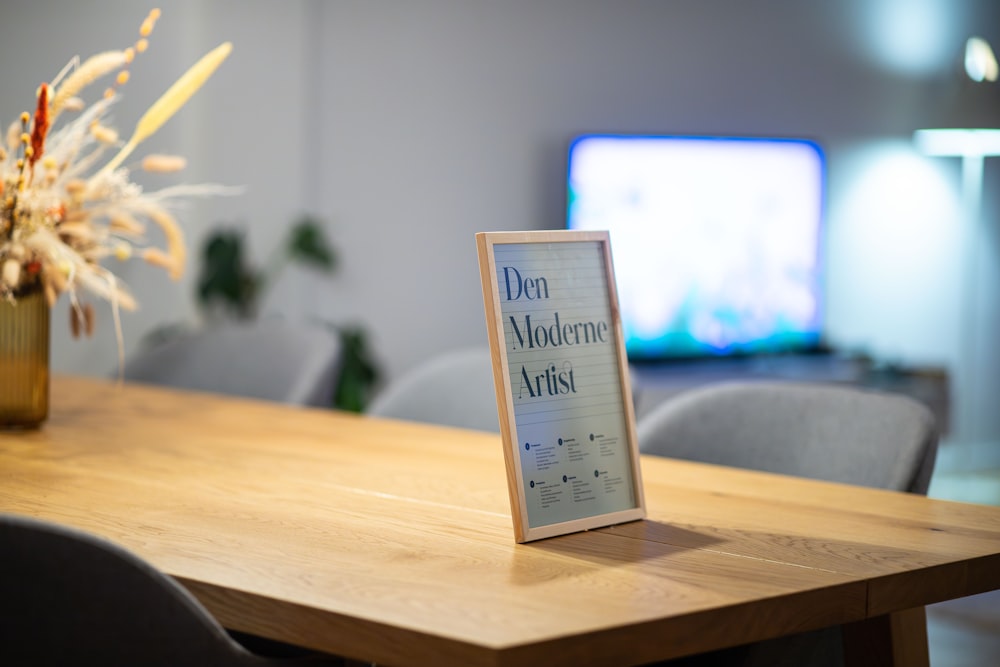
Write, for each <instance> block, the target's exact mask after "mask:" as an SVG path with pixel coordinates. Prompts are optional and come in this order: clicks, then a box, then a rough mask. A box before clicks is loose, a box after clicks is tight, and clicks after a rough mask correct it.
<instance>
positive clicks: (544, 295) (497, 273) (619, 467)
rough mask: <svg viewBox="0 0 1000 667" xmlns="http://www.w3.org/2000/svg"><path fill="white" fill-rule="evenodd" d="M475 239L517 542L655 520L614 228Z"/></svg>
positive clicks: (503, 234)
mask: <svg viewBox="0 0 1000 667" xmlns="http://www.w3.org/2000/svg"><path fill="white" fill-rule="evenodd" d="M476 243H477V246H478V249H479V269H480V274H481V276H482V283H483V302H484V305H485V308H486V327H487V330H488V333H489V339H490V350H491V353H492V357H493V378H494V383H495V386H496V396H497V411H498V412H499V416H500V432H501V434H502V436H503V442H504V460H505V462H506V467H507V485H508V489H509V491H510V503H511V513H512V515H513V519H514V536H515V539H516V540H517V541H518V542H529V541H531V540H537V539H542V538H546V537H552V536H555V535H562V534H565V533H571V532H576V531H580V530H588V529H591V528H599V527H602V526H609V525H612V524H616V523H622V522H625V521H632V520H635V519H641V518H643V517H645V515H646V509H645V500H644V498H643V492H642V479H641V475H640V471H639V448H638V443H637V440H636V432H635V413H634V410H633V407H632V392H631V388H630V384H629V380H628V363H627V359H626V356H625V345H624V339H623V337H622V330H621V322H620V315H619V311H618V296H617V291H616V288H615V280H614V269H613V267H612V264H611V247H610V239H609V236H608V233H607V232H592V231H586V232H580V231H568V230H559V231H536V232H482V233H479V234H477V235H476Z"/></svg>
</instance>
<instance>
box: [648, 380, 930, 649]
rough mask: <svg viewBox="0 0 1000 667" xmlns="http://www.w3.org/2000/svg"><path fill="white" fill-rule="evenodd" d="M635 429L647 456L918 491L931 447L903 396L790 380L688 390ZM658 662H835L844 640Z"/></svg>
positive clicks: (824, 635)
mask: <svg viewBox="0 0 1000 667" xmlns="http://www.w3.org/2000/svg"><path fill="white" fill-rule="evenodd" d="M637 431H638V439H639V449H640V451H641V452H643V453H646V454H656V455H661V456H669V457H673V458H679V459H687V460H694V461H702V462H705V463H717V464H722V465H729V466H735V467H740V468H750V469H754V470H764V471H768V472H776V473H783V474H789V475H797V476H800V477H810V478H814V479H822V480H828V481H836V482H844V483H848V484H857V485H861V486H870V487H878V488H884V489H893V490H896V491H910V492H914V493H926V492H927V487H928V485H929V484H930V477H931V473H932V471H933V468H934V460H935V457H936V453H937V445H938V432H937V429H936V427H935V424H934V417H933V415H932V413H931V411H930V410H929V409H928V408H927V407H925V406H924V405H922V404H920V403H918V402H916V401H914V400H912V399H910V398H907V397H904V396H901V395H894V394H888V393H881V392H875V391H868V390H864V389H860V388H856V387H849V386H846V385H821V384H805V383H798V382H729V383H720V384H713V385H706V386H704V387H700V388H697V389H693V390H689V391H687V392H684V393H682V394H680V395H677V396H675V397H673V398H670V399H668V400H666V401H665V402H663V403H662V404H660V405H659V406H657V407H656V408H654V409H653V410H652V411H650V412H649V413H648V414H646V415H645V416H643V418H642V419H640V420H639V421H638V424H637ZM665 664H666V665H670V666H671V667H680V666H685V667H695V666H697V667H705V666H707V665H740V666H743V667H748V666H754V667H757V666H763V665H795V666H796V667H818V666H823V667H836V666H840V665H842V664H843V646H842V639H841V632H840V628H825V629H821V630H817V631H814V632H807V633H803V634H801V635H796V636H794V637H787V638H782V639H775V640H770V641H766V642H759V643H756V644H750V645H745V646H737V647H734V648H732V649H725V650H722V651H717V652H714V653H710V654H707V655H701V656H693V657H691V658H686V659H681V660H676V661H670V662H668V663H665Z"/></svg>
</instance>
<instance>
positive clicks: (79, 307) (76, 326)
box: [0, 9, 232, 351]
mask: <svg viewBox="0 0 1000 667" xmlns="http://www.w3.org/2000/svg"><path fill="white" fill-rule="evenodd" d="M159 16H160V11H159V10H157V9H154V10H152V11H151V12H150V13H149V15H148V16H147V17H146V19H145V20H144V21H143V23H142V25H141V27H140V30H139V33H140V38H139V39H138V40H137V41H136V42H135V44H134V45H133V46H131V47H129V48H126V49H122V50H112V51H106V52H103V53H98V54H96V55H94V56H91V57H90V58H89V59H87V60H86V61H84V62H83V63H82V64H81V63H80V62H79V60H78V59H76V58H74V59H73V60H72V61H71V62H70V63H69V65H67V66H66V67H65V68H64V69H63V71H62V72H61V73H60V74H59V75H58V76H57V77H56V78H55V79H54V80H53V82H52V83H43V84H42V85H41V86H40V87H39V88H38V92H37V100H36V105H35V110H34V113H33V114H29V113H28V112H24V113H22V114H21V117H20V119H19V120H17V121H15V122H14V123H12V124H11V126H10V129H9V130H8V132H7V135H6V145H5V146H0V182H2V184H3V195H2V197H0V298H2V299H6V300H7V301H9V302H11V303H15V304H16V302H17V300H18V298H19V297H21V296H23V295H26V294H30V293H32V292H36V291H42V292H43V293H44V295H45V298H46V299H47V301H48V304H49V306H50V307H51V306H53V305H54V304H55V302H56V300H57V299H58V298H59V295H60V294H62V293H64V292H65V293H66V294H67V295H68V296H69V301H70V315H71V323H72V327H73V331H74V334H78V333H79V332H80V331H83V332H85V333H87V334H90V333H91V332H92V330H93V308H92V306H90V304H88V303H83V302H82V301H81V295H80V293H79V290H80V288H83V289H84V290H86V291H87V292H90V293H92V294H93V295H96V296H97V297H100V298H103V299H106V300H108V301H109V302H110V303H111V305H112V310H113V312H114V317H115V333H116V336H117V338H118V342H119V351H120V350H121V348H122V345H121V342H122V341H121V326H120V321H119V318H118V312H119V308H124V309H126V310H131V309H134V308H135V307H136V302H135V299H134V298H133V296H132V295H131V294H130V293H129V291H128V289H127V288H126V287H125V286H124V285H123V284H122V282H121V281H120V280H119V279H118V278H117V277H116V276H115V274H114V273H112V272H111V271H110V270H109V269H107V268H105V267H104V266H102V264H101V263H102V262H103V261H104V260H106V259H109V258H115V259H117V260H120V261H126V260H128V259H130V258H132V257H139V258H141V259H143V260H145V261H146V262H148V263H150V264H153V265H156V266H160V267H163V268H165V269H166V270H167V271H168V273H169V275H170V276H171V277H172V278H173V279H179V278H180V277H181V275H182V272H183V269H184V264H185V244H184V238H183V235H182V233H181V229H180V227H179V226H178V224H177V221H176V219H175V218H174V216H173V214H172V213H171V210H170V207H171V205H172V204H173V203H175V202H177V201H178V200H180V199H183V198H187V197H192V196H203V195H212V194H225V193H230V192H232V190H231V189H229V188H223V187H221V186H215V185H209V184H202V185H178V186H173V187H167V188H164V189H161V190H159V191H155V192H144V191H143V189H142V188H141V187H140V186H139V185H137V184H136V183H134V182H132V181H130V179H129V168H128V167H123V166H122V163H123V161H124V160H125V159H126V158H127V157H129V155H131V153H132V152H133V150H134V149H135V148H136V146H138V145H139V143H141V142H142V141H143V140H145V139H147V138H148V137H149V136H150V135H152V134H153V133H154V132H156V131H157V130H158V129H159V128H160V127H161V126H162V125H163V124H164V123H165V122H166V121H167V120H169V119H170V117H171V116H173V115H174V113H176V112H177V110H178V109H180V108H181V107H182V106H183V105H184V104H185V103H186V102H187V100H188V99H189V98H190V97H191V96H192V95H193V94H194V93H195V92H196V91H197V90H198V89H199V88H200V87H201V86H202V84H204V83H205V81H206V80H207V79H208V78H209V77H210V76H211V75H212V73H213V72H214V71H215V70H216V68H217V67H218V66H219V65H220V64H221V63H222V61H223V60H225V58H226V57H227V56H228V55H229V52H230V51H231V49H232V45H231V44H229V43H228V42H226V43H224V44H222V45H220V46H218V47H217V48H215V49H214V50H212V51H210V52H209V53H208V54H206V55H205V56H204V57H203V58H202V59H201V60H199V61H198V62H197V63H196V64H195V65H194V66H192V67H191V69H189V70H188V71H187V72H186V73H185V74H184V75H182V76H181V78H180V79H178V80H177V81H176V82H175V83H174V84H173V85H172V86H171V87H170V88H169V89H168V90H167V91H166V92H165V93H164V94H163V95H162V96H161V97H160V98H159V99H158V100H157V101H156V102H155V103H154V104H153V105H152V106H151V107H150V108H149V109H148V110H147V111H146V113H145V114H144V115H143V116H142V117H141V118H140V120H139V122H138V124H137V125H136V128H135V131H134V133H133V134H132V137H131V138H130V139H129V140H128V141H127V142H122V141H120V140H119V137H118V134H117V132H116V131H115V130H114V129H113V128H111V127H108V126H106V125H105V124H104V123H103V122H102V120H103V119H104V117H105V115H106V113H107V112H108V109H109V108H110V107H111V106H112V105H113V104H114V103H115V101H116V100H117V99H118V96H119V88H120V87H121V86H123V85H124V84H125V83H126V82H127V81H128V78H129V71H128V69H127V68H128V66H129V65H130V64H131V63H132V61H133V59H134V58H135V57H136V54H138V53H142V52H144V51H145V50H146V48H147V46H148V41H147V39H148V37H149V35H150V33H151V32H152V30H153V26H154V24H155V23H156V21H157V19H158V18H159ZM112 73H115V78H114V82H113V83H112V85H111V86H110V87H108V88H107V89H106V90H105V91H104V95H103V96H102V97H101V98H100V99H99V100H98V101H96V102H94V103H92V104H91V105H89V106H86V105H85V103H84V102H83V101H82V100H81V99H80V98H79V97H78V95H79V94H80V93H81V92H82V91H83V90H84V89H85V88H86V87H87V86H89V85H90V84H92V83H93V82H95V81H97V80H98V79H100V78H102V77H104V76H106V75H110V74H112ZM70 112H76V113H78V115H77V116H76V117H75V118H74V119H73V120H71V121H70V122H68V123H66V124H65V125H64V126H62V127H60V128H58V129H55V125H56V121H57V120H58V119H59V118H60V117H61V116H62V115H63V114H64V113H66V114H67V115H68V114H69V113H70ZM109 150H117V153H115V154H114V155H113V157H111V159H110V160H107V161H106V162H103V163H102V161H103V160H105V159H106V157H107V155H108V151H109ZM184 165H185V161H184V159H183V158H181V157H178V156H169V155H149V156H146V157H145V158H144V159H143V160H141V162H139V163H138V165H137V166H138V167H139V168H141V169H142V170H145V171H155V172H171V171H176V170H179V169H182V168H183V167H184ZM149 222H152V223H153V224H155V225H156V226H157V227H158V228H159V229H160V230H162V234H163V237H164V238H165V240H166V248H165V250H164V249H160V248H157V247H154V246H151V245H148V244H147V242H146V240H145V231H146V225H147V224H148V223H149Z"/></svg>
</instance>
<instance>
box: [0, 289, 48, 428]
mask: <svg viewBox="0 0 1000 667" xmlns="http://www.w3.org/2000/svg"><path fill="white" fill-rule="evenodd" d="M48 415H49V306H48V303H47V302H46V301H45V295H44V294H43V293H42V291H41V290H34V291H32V292H30V293H27V294H21V295H18V297H17V299H16V301H15V303H10V302H9V301H7V300H6V299H2V298H0V427H5V428H10V427H17V428H33V427H36V426H38V425H40V424H41V423H42V422H44V421H45V419H46V417H48Z"/></svg>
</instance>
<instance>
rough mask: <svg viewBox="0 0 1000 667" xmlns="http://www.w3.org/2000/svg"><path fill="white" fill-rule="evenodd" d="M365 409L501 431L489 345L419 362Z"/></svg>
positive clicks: (399, 416) (385, 415) (429, 421)
mask: <svg viewBox="0 0 1000 667" xmlns="http://www.w3.org/2000/svg"><path fill="white" fill-rule="evenodd" d="M366 412H367V413H368V414H371V415H376V416H379V417H391V418H393V419H405V420H409V421H419V422H426V423H432V424H441V425H445V426H457V427H461V428H470V429H477V430H480V431H494V432H499V431H500V420H499V417H498V416H497V400H496V393H495V391H494V385H493V362H492V361H491V358H490V350H489V348H488V347H474V348H464V349H460V350H455V351H452V352H447V353H445V354H442V355H439V356H436V357H433V358H431V359H429V360H427V361H425V362H424V363H422V364H419V365H418V366H416V367H415V368H413V369H411V370H410V371H409V372H407V373H405V374H403V375H402V376H400V377H399V378H398V379H396V380H395V381H393V382H391V383H390V384H389V385H388V386H387V387H386V388H385V389H384V390H383V391H381V392H380V393H379V394H378V395H377V396H375V398H374V399H373V400H372V402H371V404H370V405H369V407H368V410H367V411H366Z"/></svg>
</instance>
